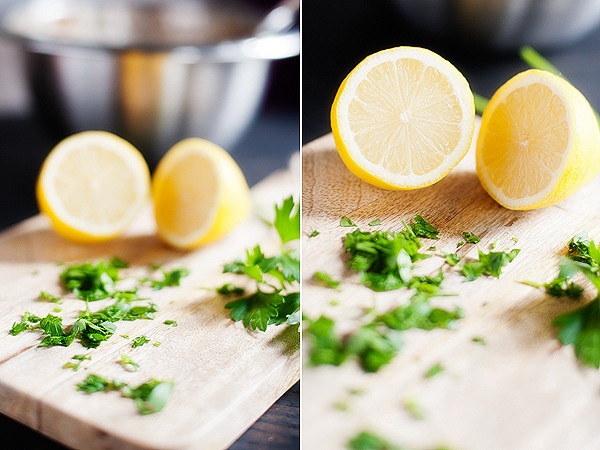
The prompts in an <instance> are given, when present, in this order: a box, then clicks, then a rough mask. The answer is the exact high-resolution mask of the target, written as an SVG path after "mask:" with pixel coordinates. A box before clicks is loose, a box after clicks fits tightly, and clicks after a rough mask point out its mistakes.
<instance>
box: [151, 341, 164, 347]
mask: <svg viewBox="0 0 600 450" xmlns="http://www.w3.org/2000/svg"><path fill="white" fill-rule="evenodd" d="M152 345H154V346H155V347H159V346H161V345H162V342H158V341H154V343H153V344H152Z"/></svg>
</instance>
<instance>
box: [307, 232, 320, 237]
mask: <svg viewBox="0 0 600 450" xmlns="http://www.w3.org/2000/svg"><path fill="white" fill-rule="evenodd" d="M319 234H320V233H319V232H318V231H317V230H312V231H311V232H310V234H309V235H308V237H309V238H314V237H317V236H318V235H319Z"/></svg>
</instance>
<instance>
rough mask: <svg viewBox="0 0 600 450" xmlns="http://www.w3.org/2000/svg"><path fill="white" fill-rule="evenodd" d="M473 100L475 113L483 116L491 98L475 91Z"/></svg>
mask: <svg viewBox="0 0 600 450" xmlns="http://www.w3.org/2000/svg"><path fill="white" fill-rule="evenodd" d="M473 100H475V113H476V114H479V115H480V116H481V115H482V114H483V111H485V108H486V106H487V105H488V103H489V102H490V100H489V99H487V98H485V97H484V96H483V95H479V94H477V93H475V92H473Z"/></svg>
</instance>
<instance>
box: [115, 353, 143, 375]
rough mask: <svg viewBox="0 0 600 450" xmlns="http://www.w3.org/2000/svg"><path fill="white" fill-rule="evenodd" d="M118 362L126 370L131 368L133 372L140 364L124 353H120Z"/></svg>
mask: <svg viewBox="0 0 600 450" xmlns="http://www.w3.org/2000/svg"><path fill="white" fill-rule="evenodd" d="M119 364H121V365H122V366H123V367H125V368H126V369H127V370H131V371H134V372H135V371H136V370H138V369H139V367H140V365H139V364H138V363H136V362H135V361H134V360H133V359H131V357H130V356H129V355H127V354H126V353H121V360H120V361H119Z"/></svg>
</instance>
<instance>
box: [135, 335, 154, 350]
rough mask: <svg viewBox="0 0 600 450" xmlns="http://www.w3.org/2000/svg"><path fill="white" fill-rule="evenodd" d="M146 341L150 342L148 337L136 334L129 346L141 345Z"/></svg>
mask: <svg viewBox="0 0 600 450" xmlns="http://www.w3.org/2000/svg"><path fill="white" fill-rule="evenodd" d="M148 342H150V339H148V338H147V337H146V336H138V337H136V338H133V340H132V341H131V348H137V347H141V346H142V345H144V344H147V343H148Z"/></svg>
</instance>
